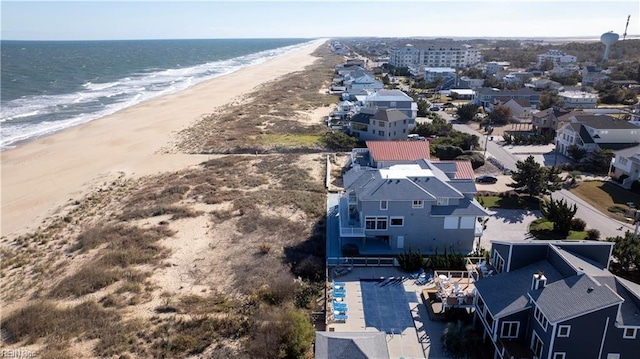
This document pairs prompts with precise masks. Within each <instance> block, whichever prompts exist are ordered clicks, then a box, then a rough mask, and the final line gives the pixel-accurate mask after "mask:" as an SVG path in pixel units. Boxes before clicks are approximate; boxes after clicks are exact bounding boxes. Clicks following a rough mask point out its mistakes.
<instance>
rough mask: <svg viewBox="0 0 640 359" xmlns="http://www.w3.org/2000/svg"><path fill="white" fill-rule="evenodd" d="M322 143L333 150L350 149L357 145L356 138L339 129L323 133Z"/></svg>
mask: <svg viewBox="0 0 640 359" xmlns="http://www.w3.org/2000/svg"><path fill="white" fill-rule="evenodd" d="M324 143H325V145H326V146H327V147H329V148H330V149H332V150H335V151H351V150H352V149H353V148H354V147H356V146H357V145H358V139H357V138H355V137H351V136H349V135H347V134H345V133H343V132H340V131H331V132H327V134H326V135H325V137H324Z"/></svg>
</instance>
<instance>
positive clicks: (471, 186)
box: [449, 180, 478, 194]
mask: <svg viewBox="0 0 640 359" xmlns="http://www.w3.org/2000/svg"><path fill="white" fill-rule="evenodd" d="M449 185H450V186H451V187H453V188H455V189H456V190H458V191H460V193H473V194H475V193H476V192H478V188H477V187H476V183H475V182H474V181H473V180H451V181H449Z"/></svg>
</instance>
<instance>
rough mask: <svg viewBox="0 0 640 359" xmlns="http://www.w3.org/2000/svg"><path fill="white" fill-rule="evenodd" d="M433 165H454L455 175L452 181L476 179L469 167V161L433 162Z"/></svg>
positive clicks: (471, 168)
mask: <svg viewBox="0 0 640 359" xmlns="http://www.w3.org/2000/svg"><path fill="white" fill-rule="evenodd" d="M431 162H433V163H455V164H456V173H455V175H454V176H453V179H473V180H475V178H476V173H475V172H473V167H472V166H471V161H467V160H460V161H440V160H433V161H431Z"/></svg>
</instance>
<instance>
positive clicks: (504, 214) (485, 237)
mask: <svg viewBox="0 0 640 359" xmlns="http://www.w3.org/2000/svg"><path fill="white" fill-rule="evenodd" d="M492 211H493V212H494V214H493V215H492V216H491V217H489V221H488V222H487V229H485V231H484V233H483V234H482V237H481V238H480V246H482V247H483V248H484V249H487V250H488V249H490V248H491V241H492V240H506V241H512V240H515V241H518V240H525V239H532V237H531V235H530V234H529V233H528V232H529V224H531V222H533V221H534V220H536V219H538V218H540V217H541V215H540V211H527V210H522V209H500V208H499V209H493V210H492Z"/></svg>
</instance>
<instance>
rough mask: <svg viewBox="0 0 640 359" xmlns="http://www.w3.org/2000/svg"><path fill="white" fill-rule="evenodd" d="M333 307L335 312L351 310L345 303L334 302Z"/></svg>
mask: <svg viewBox="0 0 640 359" xmlns="http://www.w3.org/2000/svg"><path fill="white" fill-rule="evenodd" d="M332 306H333V310H341V311H345V312H346V311H347V310H349V307H348V306H347V303H344V302H333V304H332Z"/></svg>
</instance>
